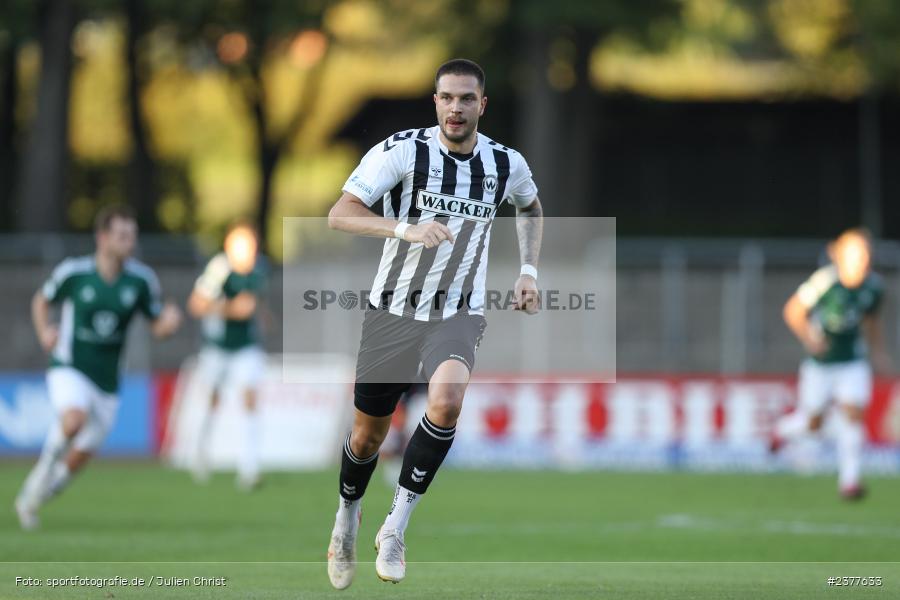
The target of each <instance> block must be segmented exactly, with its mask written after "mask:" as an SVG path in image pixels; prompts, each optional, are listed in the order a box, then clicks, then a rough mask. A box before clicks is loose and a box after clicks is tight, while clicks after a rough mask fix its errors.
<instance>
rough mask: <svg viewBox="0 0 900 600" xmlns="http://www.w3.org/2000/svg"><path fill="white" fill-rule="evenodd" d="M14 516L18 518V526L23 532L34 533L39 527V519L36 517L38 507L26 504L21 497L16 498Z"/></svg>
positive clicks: (29, 503)
mask: <svg viewBox="0 0 900 600" xmlns="http://www.w3.org/2000/svg"><path fill="white" fill-rule="evenodd" d="M15 507H16V515H18V517H19V525H20V526H21V527H22V529H23V530H25V531H34V530H35V529H37V528H38V527H40V526H41V519H40V517H38V511H37V509H38V507H37V506H36V505H35V504H34V503H31V502H28V501H26V500H25V498H23V497H22V496H19V497H17V498H16V503H15Z"/></svg>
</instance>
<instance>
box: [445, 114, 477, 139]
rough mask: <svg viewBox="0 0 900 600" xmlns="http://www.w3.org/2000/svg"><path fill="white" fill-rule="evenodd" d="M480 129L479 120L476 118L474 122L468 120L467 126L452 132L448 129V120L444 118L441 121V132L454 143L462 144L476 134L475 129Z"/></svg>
mask: <svg viewBox="0 0 900 600" xmlns="http://www.w3.org/2000/svg"><path fill="white" fill-rule="evenodd" d="M476 129H478V121H477V120H476V121H475V122H474V123H473V122H471V121H466V122H465V126H464V127H462V128H461V130H460V131H458V132H457V133H451V132H450V131H448V129H447V121H446V119H445V120H444V122H443V123H441V133H443V134H444V137H445V138H447V139H448V140H449V141H451V142H453V143H454V144H462V143H463V142H466V141H468V140H470V139H471V138H472V137H473V136H474V135H475V130H476Z"/></svg>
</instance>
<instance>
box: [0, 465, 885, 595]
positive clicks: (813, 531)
mask: <svg viewBox="0 0 900 600" xmlns="http://www.w3.org/2000/svg"><path fill="white" fill-rule="evenodd" d="M27 468H28V465H26V464H25V463H22V462H12V463H6V464H3V465H2V466H0V501H2V502H3V503H5V507H6V508H5V509H3V510H2V512H0V561H2V562H0V599H7V598H10V599H12V598H29V599H32V598H33V599H38V598H39V599H51V600H57V599H59V600H64V599H69V598H79V599H81V598H89V599H93V598H97V599H109V598H115V599H129V598H154V599H156V598H178V599H188V598H210V599H212V598H215V599H217V600H218V599H232V598H234V599H238V598H240V599H248V598H250V599H253V598H259V599H268V598H273V599H282V598H284V599H287V598H291V599H298V598H299V599H312V598H335V599H337V598H346V599H351V598H352V599H378V598H404V599H406V598H427V599H430V600H437V599H444V598H448V599H454V600H455V599H469V598H471V599H478V600H492V599H510V600H512V599H539V598H551V599H554V600H567V599H570V598H610V599H613V598H615V599H617V600H618V599H649V598H667V599H669V598H671V599H679V600H680V599H710V600H712V599H715V600H726V599H738V598H740V599H744V598H746V599H751V598H753V599H757V598H765V599H784V600H796V599H806V598H842V599H846V598H880V599H884V600H886V599H887V598H898V597H900V563H897V562H891V561H897V560H900V503H898V501H900V480H897V479H892V478H878V479H876V478H872V479H870V480H869V483H870V489H871V492H872V493H871V495H870V497H869V498H867V499H866V500H864V501H863V502H861V503H858V504H846V503H843V502H841V501H840V500H838V499H837V497H836V494H835V489H834V487H835V484H834V478H833V477H795V476H790V475H712V474H688V473H610V472H591V473H551V472H468V471H454V470H450V469H446V470H444V471H442V472H441V473H440V475H439V476H438V477H437V479H436V481H435V484H434V486H433V487H432V489H431V490H430V491H429V493H428V495H427V496H426V497H425V498H424V499H423V501H422V502H421V504H420V505H419V507H418V508H417V509H416V513H415V515H414V516H413V519H412V522H411V525H410V529H409V531H408V532H407V540H406V541H407V546H408V548H407V561H408V569H407V578H406V580H405V581H403V582H402V583H401V584H399V585H391V584H387V583H382V582H380V581H378V580H377V579H376V577H375V574H374V567H373V564H372V561H373V560H374V550H373V549H372V539H373V537H374V535H375V531H376V530H377V528H378V526H379V525H380V523H381V520H382V519H383V518H384V514H385V512H386V510H387V508H388V507H389V504H390V499H391V494H392V489H391V488H390V487H388V486H387V485H386V484H385V483H383V481H382V478H381V477H380V471H379V472H376V474H375V477H374V478H373V480H372V484H371V485H370V487H369V492H368V494H367V496H366V499H365V502H364V505H363V506H364V508H363V524H362V529H361V533H360V544H359V549H358V550H359V559H360V565H359V568H358V571H357V577H356V581H355V582H354V584H353V586H351V587H350V588H349V589H348V590H346V591H344V592H337V591H335V590H332V589H331V587H330V585H329V583H328V578H327V575H326V574H325V565H324V562H323V561H324V557H325V549H326V546H327V542H328V536H329V532H330V530H331V525H332V519H333V515H334V510H335V508H336V497H337V483H336V472H320V473H295V474H273V475H270V476H269V477H268V479H267V482H266V485H265V487H263V488H262V489H260V490H258V491H257V492H254V493H250V494H247V493H241V492H238V491H236V490H235V488H234V486H233V480H232V478H231V477H229V476H226V475H218V476H216V477H214V478H213V480H212V481H211V482H210V483H209V484H208V485H205V486H198V485H195V484H194V483H193V482H192V481H191V480H190V479H189V477H188V476H187V475H186V474H184V473H181V472H176V471H172V470H169V469H166V468H162V467H159V466H156V465H153V464H142V463H136V464H135V463H117V462H100V463H97V464H94V465H92V466H91V467H90V468H89V469H88V470H87V471H86V472H85V473H84V474H82V475H81V476H79V478H78V480H76V481H75V482H74V484H73V485H72V487H71V488H70V489H69V490H67V492H66V493H65V495H64V496H62V497H60V498H58V499H56V500H54V501H52V502H51V503H50V504H49V505H47V506H46V508H45V510H44V511H43V513H42V519H43V527H42V529H41V530H40V531H37V532H31V533H25V532H21V531H20V530H19V529H18V525H17V522H16V520H15V516H14V514H13V512H12V501H13V498H14V496H15V493H16V491H17V489H18V486H19V485H20V483H21V481H22V479H23V478H24V476H25V473H26V470H27ZM115 576H119V577H123V578H126V579H129V580H130V579H131V578H135V577H139V578H143V579H144V580H145V585H144V586H143V587H136V586H132V585H129V586H126V587H123V586H115V587H105V588H102V589H100V588H96V587H94V588H91V587H68V586H67V587H56V588H52V589H51V588H50V587H49V585H48V583H47V579H48V578H66V577H88V578H100V577H107V578H109V577H115ZM831 576H834V577H868V576H873V577H876V576H877V577H882V578H883V579H882V582H883V585H882V586H880V587H862V586H831V587H830V586H828V585H827V582H826V580H827V578H828V577H831ZM16 577H23V578H27V577H33V578H38V579H40V580H42V581H43V582H44V584H43V585H42V586H40V587H35V586H25V585H22V584H21V583H20V584H19V585H16ZM155 577H166V578H174V577H180V578H185V579H187V580H189V582H191V585H189V586H179V587H175V586H162V585H158V584H157V583H158V580H156V579H155ZM194 577H209V578H215V577H224V578H225V579H226V583H227V585H225V586H218V587H216V586H200V585H193V583H192V578H194ZM129 583H130V581H129Z"/></svg>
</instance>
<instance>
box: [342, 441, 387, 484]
mask: <svg viewBox="0 0 900 600" xmlns="http://www.w3.org/2000/svg"><path fill="white" fill-rule="evenodd" d="M376 464H378V453H377V452H376V453H375V454H373V455H372V456H370V457H368V458H358V457H357V456H356V455H355V454H353V450H351V449H350V436H349V435H348V436H347V441H345V442H344V452H343V456H342V457H341V482H340V483H341V485H340V488H341V489H340V493H341V498H343V499H345V500H359V499H360V498H362V497H363V494H365V493H366V487H367V486H368V485H369V480H370V479H371V478H372V472H373V471H375V465H376Z"/></svg>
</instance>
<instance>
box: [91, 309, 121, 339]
mask: <svg viewBox="0 0 900 600" xmlns="http://www.w3.org/2000/svg"><path fill="white" fill-rule="evenodd" d="M91 325H93V326H94V331H96V332H97V335H99V336H100V337H109V336H111V335H112V334H113V333H114V332H115V331H116V327H117V326H118V325H119V317H117V316H116V313H114V312H110V311H108V310H98V311H97V312H95V313H94V317H93V318H92V319H91Z"/></svg>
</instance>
